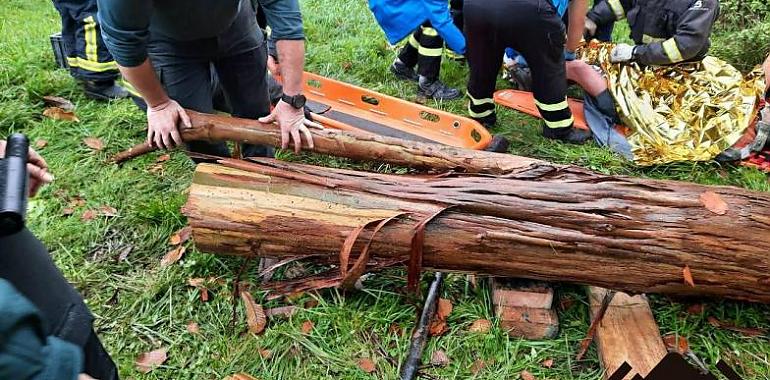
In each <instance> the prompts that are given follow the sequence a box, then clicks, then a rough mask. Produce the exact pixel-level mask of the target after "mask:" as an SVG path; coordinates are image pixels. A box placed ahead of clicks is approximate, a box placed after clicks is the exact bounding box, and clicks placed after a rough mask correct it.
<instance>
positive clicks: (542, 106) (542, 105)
mask: <svg viewBox="0 0 770 380" xmlns="http://www.w3.org/2000/svg"><path fill="white" fill-rule="evenodd" d="M535 105H536V106H537V108H540V109H541V110H543V111H548V112H554V111H561V110H564V109H565V108H569V104H568V103H567V98H564V101H563V102H559V103H556V104H545V103H540V102H538V101H537V99H535Z"/></svg>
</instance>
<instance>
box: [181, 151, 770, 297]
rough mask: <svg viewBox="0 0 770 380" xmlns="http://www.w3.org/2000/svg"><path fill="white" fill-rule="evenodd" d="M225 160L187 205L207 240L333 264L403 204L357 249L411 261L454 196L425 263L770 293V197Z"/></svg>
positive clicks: (609, 180) (654, 287)
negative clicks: (419, 229) (351, 241)
mask: <svg viewBox="0 0 770 380" xmlns="http://www.w3.org/2000/svg"><path fill="white" fill-rule="evenodd" d="M221 164H222V165H212V164H203V165H199V166H198V168H197V170H196V173H195V177H194V179H193V185H192V187H191V189H190V195H189V200H188V203H187V205H186V206H185V207H184V213H185V214H186V215H187V216H188V218H189V222H190V224H191V225H192V227H193V233H194V237H195V242H196V244H197V246H198V248H200V249H201V250H203V251H207V252H212V253H218V254H227V255H257V256H265V257H276V258H282V257H292V256H296V255H316V256H315V257H316V258H317V259H319V260H320V261H325V262H335V261H337V260H338V257H339V253H340V250H341V247H342V246H343V243H344V241H345V239H346V237H348V235H350V234H351V232H352V231H354V230H355V229H356V228H357V227H359V226H362V225H365V224H367V223H368V222H371V221H373V220H378V219H385V218H390V217H393V216H395V215H398V214H401V213H407V214H406V216H402V217H399V218H397V219H396V220H395V221H394V222H392V223H389V224H387V225H386V226H385V227H383V228H382V230H381V231H380V232H379V233H377V234H376V235H375V236H371V229H367V230H365V231H364V233H362V234H361V236H360V238H359V239H358V243H357V246H356V247H354V250H353V252H360V247H361V246H362V245H363V244H364V243H365V242H367V241H368V240H369V239H372V245H371V250H370V252H371V254H372V259H373V260H375V261H377V260H383V261H386V260H391V261H392V260H393V259H401V260H407V259H408V258H409V257H410V252H411V248H412V247H411V242H412V237H413V235H414V229H415V226H416V225H417V224H419V222H420V221H422V220H424V219H425V218H427V217H428V216H430V215H434V214H436V213H437V212H439V211H440V210H442V209H445V208H446V207H447V206H452V207H451V208H449V209H446V210H445V211H444V212H443V213H441V214H439V216H438V217H437V218H435V219H434V220H433V221H432V222H431V223H429V224H428V226H427V228H426V230H425V240H424V251H423V264H424V266H425V267H430V268H434V269H436V270H441V271H462V272H475V273H483V274H490V275H496V276H511V277H523V278H531V279H538V280H547V281H568V282H575V283H583V284H590V285H596V286H602V287H606V288H612V289H617V290H621V291H626V292H629V293H668V294H676V295H697V296H715V297H726V298H733V299H741V300H749V301H758V302H766V303H767V302H770V232H769V231H770V230H769V229H768V228H770V194H765V193H757V192H751V191H747V190H744V189H739V188H734V187H709V186H701V185H696V184H690V183H683V182H674V181H657V180H648V179H637V178H627V177H613V176H606V175H601V174H596V173H592V172H589V171H586V170H582V169H578V168H572V167H563V166H555V165H550V164H547V163H542V162H540V163H533V164H531V165H529V166H527V167H526V168H522V169H519V170H516V171H513V172H511V173H508V174H506V175H503V176H493V175H469V174H449V175H443V176H395V175H384V174H374V173H362V172H355V171H346V170H339V169H327V168H319V167H314V166H306V165H299V164H291V163H282V162H278V161H269V160H263V161H261V162H260V163H248V162H243V161H234V160H223V161H221ZM712 193H713V194H712ZM704 194H707V195H706V196H704ZM714 198H717V200H721V201H724V202H725V203H726V206H727V211H726V212H725V213H724V214H723V215H720V213H722V212H721V211H719V210H718V209H717V208H715V207H713V206H714V205H712V204H711V203H713V202H711V201H708V199H714ZM704 202H705V203H704ZM717 203H719V202H717ZM705 204H709V207H710V208H711V210H710V209H709V208H707V207H706V206H705ZM712 210H713V211H712ZM685 267H688V268H689V270H690V272H691V273H692V278H693V280H694V286H692V285H689V284H687V283H686V281H685V277H686V276H684V275H683V269H684V268H685Z"/></svg>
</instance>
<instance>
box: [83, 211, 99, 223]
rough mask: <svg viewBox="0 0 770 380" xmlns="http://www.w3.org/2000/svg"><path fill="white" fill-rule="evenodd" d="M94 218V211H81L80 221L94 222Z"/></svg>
mask: <svg viewBox="0 0 770 380" xmlns="http://www.w3.org/2000/svg"><path fill="white" fill-rule="evenodd" d="M94 218H96V211H94V210H86V211H83V214H82V215H80V219H81V220H83V221H86V222H87V221H89V220H94Z"/></svg>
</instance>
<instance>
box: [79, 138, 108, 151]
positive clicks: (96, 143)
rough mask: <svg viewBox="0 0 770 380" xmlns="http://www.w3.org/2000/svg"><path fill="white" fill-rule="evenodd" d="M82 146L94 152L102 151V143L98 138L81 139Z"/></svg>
mask: <svg viewBox="0 0 770 380" xmlns="http://www.w3.org/2000/svg"><path fill="white" fill-rule="evenodd" d="M83 144H86V146H87V147H89V148H91V149H93V150H96V151H99V150H102V149H104V141H102V139H100V138H98V137H86V138H84V139H83Z"/></svg>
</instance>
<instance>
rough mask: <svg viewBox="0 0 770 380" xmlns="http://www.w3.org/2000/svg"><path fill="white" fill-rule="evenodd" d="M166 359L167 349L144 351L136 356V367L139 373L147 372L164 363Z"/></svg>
mask: <svg viewBox="0 0 770 380" xmlns="http://www.w3.org/2000/svg"><path fill="white" fill-rule="evenodd" d="M166 359H168V351H167V350H166V349H165V348H160V349H157V350H154V351H150V352H144V353H142V354H141V355H139V357H138V358H136V369H137V370H138V371H139V372H141V373H148V372H150V371H152V370H153V369H155V367H157V366H159V365H161V364H163V363H165V362H166Z"/></svg>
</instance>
